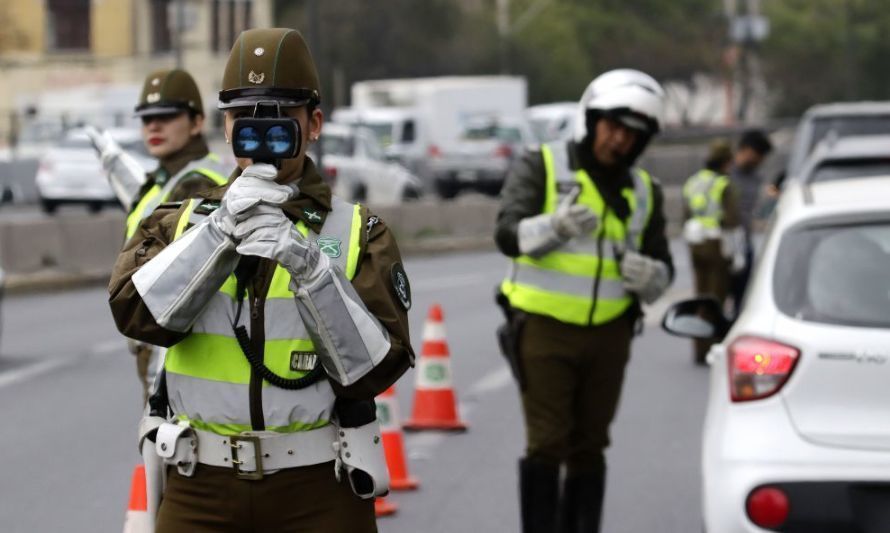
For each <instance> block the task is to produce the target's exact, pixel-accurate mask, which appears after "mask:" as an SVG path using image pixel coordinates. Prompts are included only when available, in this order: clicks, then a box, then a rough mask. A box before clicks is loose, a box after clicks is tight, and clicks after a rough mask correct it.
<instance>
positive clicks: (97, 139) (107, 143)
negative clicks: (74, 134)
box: [83, 125, 121, 168]
mask: <svg viewBox="0 0 890 533" xmlns="http://www.w3.org/2000/svg"><path fill="white" fill-rule="evenodd" d="M83 131H84V133H86V135H87V137H89V139H90V142H91V143H92V144H93V148H95V150H96V153H97V154H99V159H100V160H101V161H102V165H103V166H104V167H106V168H107V166H108V164H109V163H110V162H111V160H112V159H114V157H115V156H117V155H118V154H120V152H121V147H120V145H119V144H118V143H117V141H115V140H114V139H112V138H111V135H110V134H109V133H108V132H107V131H101V130H99V129H98V128H96V127H95V126H89V125H88V126H84V128H83Z"/></svg>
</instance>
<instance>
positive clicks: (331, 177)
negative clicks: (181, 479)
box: [324, 166, 337, 187]
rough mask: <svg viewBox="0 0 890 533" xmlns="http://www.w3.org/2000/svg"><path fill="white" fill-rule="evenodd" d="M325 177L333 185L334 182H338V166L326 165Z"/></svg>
mask: <svg viewBox="0 0 890 533" xmlns="http://www.w3.org/2000/svg"><path fill="white" fill-rule="evenodd" d="M324 177H325V180H326V181H327V182H328V185H330V186H331V187H333V186H334V184H335V183H337V167H332V166H325V167H324Z"/></svg>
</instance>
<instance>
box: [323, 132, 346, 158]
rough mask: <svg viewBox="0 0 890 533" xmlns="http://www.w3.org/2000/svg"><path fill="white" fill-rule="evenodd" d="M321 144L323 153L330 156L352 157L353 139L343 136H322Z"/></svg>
mask: <svg viewBox="0 0 890 533" xmlns="http://www.w3.org/2000/svg"><path fill="white" fill-rule="evenodd" d="M322 137H323V139H322V144H323V146H324V153H325V154H331V155H345V156H347V157H352V153H353V151H354V144H353V139H352V137H351V136H345V135H323V136H322Z"/></svg>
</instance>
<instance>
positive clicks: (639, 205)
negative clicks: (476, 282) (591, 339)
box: [501, 144, 652, 326]
mask: <svg viewBox="0 0 890 533" xmlns="http://www.w3.org/2000/svg"><path fill="white" fill-rule="evenodd" d="M541 152H542V154H543V156H544V166H545V169H546V175H547V177H546V196H545V200H544V209H543V212H544V213H553V212H554V211H556V207H557V205H558V204H559V202H560V200H562V198H563V197H564V196H565V195H567V194H569V193H570V192H571V190H572V189H573V188H575V187H581V194H580V196H579V197H578V203H580V204H584V205H587V206H588V207H590V209H592V210H593V212H595V213H597V214H599V215H600V225H599V227H598V228H597V229H596V230H595V231H593V232H591V233H590V234H589V235H586V236H583V237H579V238H575V239H572V240H570V241H568V242H566V243H565V244H563V245H562V246H560V247H559V248H557V249H556V250H554V251H552V252H550V253H548V254H545V255H544V256H542V257H539V258H537V259H536V258H533V257H529V256H520V257H518V258H516V259H514V260H513V262H512V263H511V268H510V272H509V274H508V276H507V278H506V279H505V280H504V281H503V283H502V284H501V290H502V291H503V293H504V294H505V295H506V296H507V298H508V299H509V300H510V305H512V306H513V307H515V308H517V309H522V310H523V311H527V312H529V313H535V314H539V315H545V316H549V317H552V318H555V319H557V320H560V321H562V322H566V323H569V324H576V325H580V326H588V325H598V324H604V323H606V322H609V321H611V320H614V319H615V318H617V317H619V316H621V314H622V313H624V312H625V311H626V310H627V309H628V308H629V307H630V306H631V305H632V303H633V297H632V296H631V295H630V294H629V293H628V292H626V291H625V290H624V285H623V283H622V281H621V272H620V268H619V264H620V261H621V259H620V257H621V254H622V253H623V251H624V250H628V249H631V250H639V249H640V247H641V246H642V241H643V232H644V230H645V229H646V226H647V225H648V223H649V219H650V218H651V215H652V178H651V177H650V176H649V174H648V173H647V172H645V171H644V170H642V169H637V168H635V169H633V170H632V172H631V176H632V178H633V188H630V187H628V188H625V189H624V190H622V191H621V193H622V195H623V196H624V197H625V199H626V200H627V202H628V204H629V206H630V210H631V215H630V217H629V218H628V219H627V220H621V219H619V218H618V217H617V216H616V215H615V213H614V212H613V211H612V210H610V209H608V207H607V205H606V203H605V201H604V200H603V197H602V196H601V195H600V193H599V191H598V190H597V188H596V186H595V185H594V183H593V181H592V180H591V179H590V177H589V176H588V175H587V172H586V171H584V170H583V169H579V170H577V171H575V172H572V171H571V169H570V168H569V163H568V154H567V153H566V149H565V146H564V145H554V146H550V145H546V144H545V145H543V146H542V147H541Z"/></svg>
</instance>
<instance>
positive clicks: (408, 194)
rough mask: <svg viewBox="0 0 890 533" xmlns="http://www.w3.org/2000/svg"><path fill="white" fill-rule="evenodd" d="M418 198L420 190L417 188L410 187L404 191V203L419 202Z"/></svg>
mask: <svg viewBox="0 0 890 533" xmlns="http://www.w3.org/2000/svg"><path fill="white" fill-rule="evenodd" d="M418 198H420V190H419V189H418V188H417V187H411V186H408V187H405V188H404V190H402V200H403V201H411V200H417V199H418Z"/></svg>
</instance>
